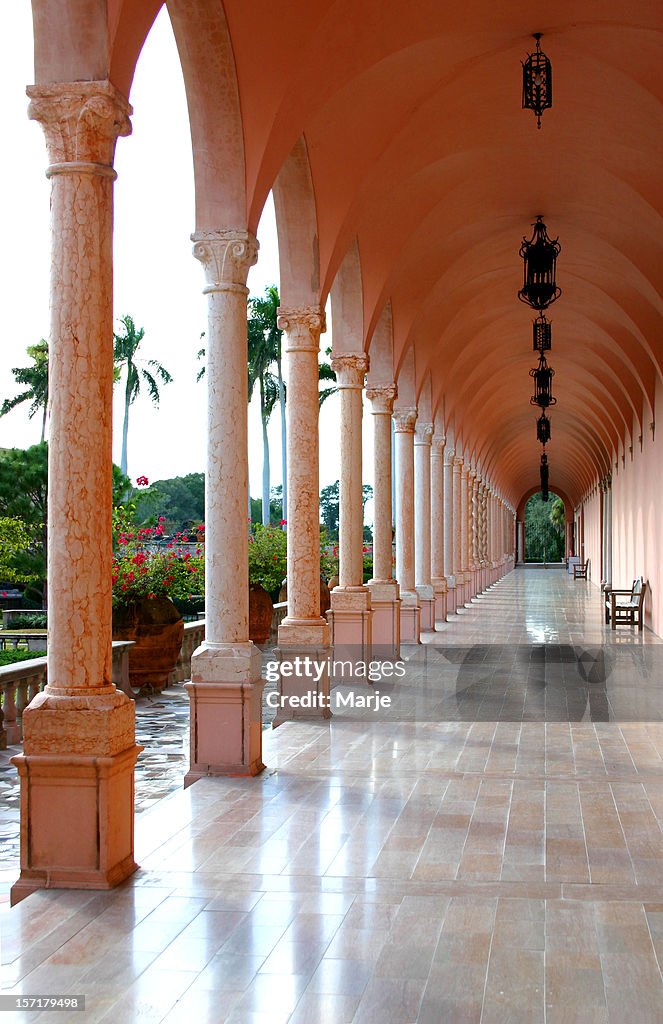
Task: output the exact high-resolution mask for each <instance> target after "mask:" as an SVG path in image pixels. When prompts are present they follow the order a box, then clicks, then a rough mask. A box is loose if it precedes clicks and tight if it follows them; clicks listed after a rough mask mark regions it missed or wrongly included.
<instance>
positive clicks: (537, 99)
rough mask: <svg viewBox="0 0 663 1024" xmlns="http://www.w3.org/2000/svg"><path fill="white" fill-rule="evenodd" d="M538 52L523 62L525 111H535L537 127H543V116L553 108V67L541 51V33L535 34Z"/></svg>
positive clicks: (531, 54) (529, 55) (528, 56)
mask: <svg viewBox="0 0 663 1024" xmlns="http://www.w3.org/2000/svg"><path fill="white" fill-rule="evenodd" d="M534 38H535V39H536V50H535V52H534V53H530V54H528V55H527V60H525V61H523V62H522V64H523V110H533V111H534V113H535V115H536V126H537V128H540V127H541V115H542V114H543V111H544V110H547V109H548V108H549V107H552V65H551V63H550V60H549V58H548V57H546V55H545V53H544V52H543V50H542V49H541V42H540V40H541V32H535V33H534Z"/></svg>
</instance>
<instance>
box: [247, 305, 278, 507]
mask: <svg viewBox="0 0 663 1024" xmlns="http://www.w3.org/2000/svg"><path fill="white" fill-rule="evenodd" d="M247 333H248V356H249V366H248V369H249V402H250V401H251V398H252V396H253V391H254V388H255V386H256V384H257V385H258V388H259V394H260V422H261V423H262V521H263V523H264V524H265V525H267V524H268V523H269V518H270V517H269V499H270V466H269V439H268V437H267V424H268V423H269V418H270V416H271V415H272V412H273V411H274V406H275V405H276V403H277V401H278V399H279V383H278V379H277V378H276V377H275V376H274V374H273V373H272V372H271V371H270V369H269V367H270V366H271V365H272V363H273V362H274V361H275V352H274V349H273V347H272V344H271V339H270V337H269V336H268V334H267V332H266V331H265V329H264V324H263V322H262V320H260V319H259V318H257V317H249V319H248V321H247Z"/></svg>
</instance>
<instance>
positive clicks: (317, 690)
mask: <svg viewBox="0 0 663 1024" xmlns="http://www.w3.org/2000/svg"><path fill="white" fill-rule="evenodd" d="M274 654H275V656H276V658H277V660H278V662H279V690H278V705H277V710H276V716H275V718H274V721H273V722H272V728H273V729H276V728H277V727H278V726H279V725H282V724H283V722H290V721H293V720H296V721H301V720H302V719H304V720H310V719H321V718H331V708H330V704H331V698H330V691H331V663H332V660H333V649H332V647H331V646H329V645H325V646H324V647H308V646H303V645H300V646H296V645H294V644H280V645H279V646H278V647H276V648H275V650H274Z"/></svg>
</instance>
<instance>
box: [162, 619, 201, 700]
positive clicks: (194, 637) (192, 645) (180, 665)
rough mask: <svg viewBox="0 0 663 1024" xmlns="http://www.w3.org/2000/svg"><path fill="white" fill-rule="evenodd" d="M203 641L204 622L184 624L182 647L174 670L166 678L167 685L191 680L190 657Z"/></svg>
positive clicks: (199, 620)
mask: <svg viewBox="0 0 663 1024" xmlns="http://www.w3.org/2000/svg"><path fill="white" fill-rule="evenodd" d="M204 639H205V620H204V619H198V621H197V622H185V623H184V636H183V638H182V647H181V649H180V655H179V658H178V659H177V664H176V665H175V668H174V669H173V671H172V672H171V673H170V675H169V676H168V685H169V686H172V685H173V683H183V682H184V680H185V679H191V656H192V654H193V652H194V651H195V650H196V648H198V647H200V645H201V644H202V642H203V640H204Z"/></svg>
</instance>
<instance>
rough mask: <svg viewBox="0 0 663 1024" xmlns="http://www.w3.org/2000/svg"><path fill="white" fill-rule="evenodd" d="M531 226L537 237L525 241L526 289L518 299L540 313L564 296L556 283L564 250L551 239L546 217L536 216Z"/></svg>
mask: <svg viewBox="0 0 663 1024" xmlns="http://www.w3.org/2000/svg"><path fill="white" fill-rule="evenodd" d="M532 226H533V228H534V234H533V235H532V237H531V238H530V240H529V241H528V240H527V239H526V238H523V242H522V245H521V246H520V256H521V258H522V260H523V263H524V265H525V266H524V274H523V286H522V288H521V289H520V291H519V292H518V298H519V299H520V301H521V302H524V303H526V304H527V305H528V306H531V307H532V309H538V310H539V312H540V313H541V312H543V310H544V309H547V308H548V306H549V305H550V303H551V302H555V300H556V299H558V298H559V297H560V295H561V294H562V289H561V288H558V287H557V282H556V280H555V274H556V270H557V257H558V256H559V254H560V252H561V251H562V247H561V245H560V244H559V242H558V241H557V239H556V238H548V232H547V230H546V226H545V224H544V223H543V217H540V216H539V217H537V218H536V224H533V225H532Z"/></svg>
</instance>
